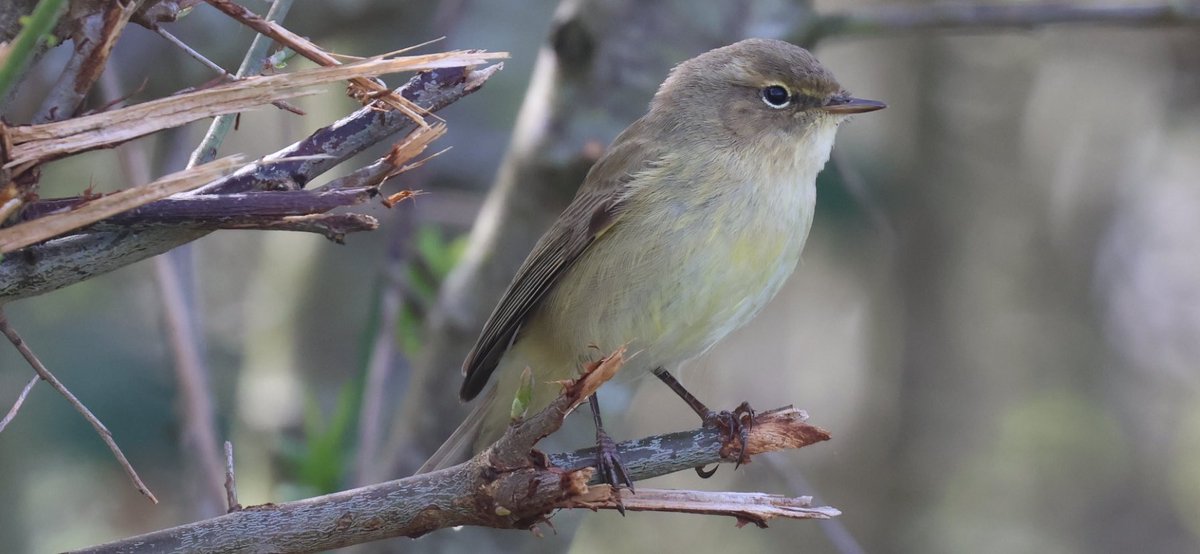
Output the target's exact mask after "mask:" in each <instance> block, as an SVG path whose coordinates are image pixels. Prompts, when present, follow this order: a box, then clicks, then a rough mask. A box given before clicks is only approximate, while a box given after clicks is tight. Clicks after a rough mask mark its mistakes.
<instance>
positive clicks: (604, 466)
mask: <svg viewBox="0 0 1200 554" xmlns="http://www.w3.org/2000/svg"><path fill="white" fill-rule="evenodd" d="M588 404H590V405H591V407H592V422H594V423H595V424H596V469H597V470H599V471H600V480H601V481H603V482H605V483H608V484H610V485H612V486H613V487H618V486H621V485H625V486H626V487H629V490H630V492H632V491H633V481H632V480H630V479H629V474H628V472H626V471H625V464H624V463H622V462H621V456H620V455H619V454H618V453H617V444H616V443H615V442H613V440H612V437H610V436H608V433H607V432H606V431H605V430H604V422H603V421H601V420H600V400H599V399H598V398H597V397H596V394H595V393H593V394H592V395H591V396H590V397H588ZM617 510H618V511H620V512H621V515H625V509H624V507H622V506H620V503H618V506H617Z"/></svg>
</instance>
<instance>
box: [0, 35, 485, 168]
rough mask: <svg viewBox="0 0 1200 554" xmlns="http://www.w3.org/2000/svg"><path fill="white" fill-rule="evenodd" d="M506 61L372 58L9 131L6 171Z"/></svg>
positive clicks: (456, 55)
mask: <svg viewBox="0 0 1200 554" xmlns="http://www.w3.org/2000/svg"><path fill="white" fill-rule="evenodd" d="M503 57H506V54H504V53H492V52H444V53H438V54H427V55H423V56H404V57H400V58H390V59H370V60H365V61H362V62H356V63H352V64H346V65H341V66H337V67H323V68H315V69H309V70H304V71H297V72H294V73H287V74H281V75H270V76H265V77H263V76H260V77H250V78H246V79H243V80H240V81H235V82H232V83H226V84H223V85H218V86H215V87H213V88H210V89H205V90H199V91H195V92H190V93H185V94H180V95H177V96H171V97H168V98H162V99H158V100H152V101H149V102H145V103H142V104H138V105H136V106H130V107H127V108H121V109H118V110H112V111H108V112H103V113H98V114H94V115H90V116H85V117H77V118H74V119H70V120H67V121H62V122H58V123H48V124H44V125H30V126H20V127H10V128H8V129H7V130H5V131H6V132H7V134H8V140H9V141H11V144H12V145H13V146H12V149H11V150H10V151H9V152H8V156H9V159H8V161H7V162H6V163H5V164H4V167H5V168H13V167H17V166H24V165H27V164H30V163H41V162H45V161H48V160H51V159H54V158H58V157H61V156H64V155H67V154H73V153H77V152H83V151H86V150H92V149H96V148H103V147H106V146H112V145H116V144H120V143H122V142H125V141H128V140H131V139H134V138H137V137H140V136H144V135H148V134H150V133H154V132H157V131H161V130H163V129H169V128H172V127H178V126H180V125H184V124H187V123H190V122H192V121H196V120H198V119H203V118H206V117H213V116H216V115H221V114H227V113H235V112H240V111H244V110H246V109H249V108H252V107H255V106H261V105H263V104H269V103H271V102H272V101H275V100H283V99H288V98H294V97H296V96H302V95H305V94H311V93H314V92H316V89H315V88H314V87H316V86H317V85H321V84H324V83H329V82H333V81H342V80H346V79H349V78H353V77H355V76H360V75H381V74H385V73H396V72H400V71H419V70H428V69H437V68H447V67H460V66H473V65H477V64H481V63H484V62H485V61H487V60H491V59H496V58H503Z"/></svg>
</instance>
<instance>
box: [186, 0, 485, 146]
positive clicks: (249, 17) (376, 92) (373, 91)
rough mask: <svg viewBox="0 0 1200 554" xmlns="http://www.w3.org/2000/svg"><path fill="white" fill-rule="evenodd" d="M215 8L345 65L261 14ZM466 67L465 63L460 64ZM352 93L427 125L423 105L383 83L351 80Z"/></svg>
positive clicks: (315, 56) (313, 56)
mask: <svg viewBox="0 0 1200 554" xmlns="http://www.w3.org/2000/svg"><path fill="white" fill-rule="evenodd" d="M206 1H207V2H208V3H209V4H210V5H211V6H213V7H214V8H216V9H218V10H220V11H221V12H222V13H224V14H225V15H228V16H229V17H232V18H234V19H236V20H238V21H240V22H241V23H242V24H244V25H246V26H247V27H250V28H251V29H254V30H255V31H257V32H258V33H260V34H262V35H264V36H268V37H271V38H273V39H275V41H276V42H278V43H280V44H282V45H284V46H287V47H288V48H291V49H292V50H295V51H296V53H298V54H300V55H301V56H304V57H305V58H308V59H310V60H312V61H314V62H316V63H318V64H320V65H323V66H335V65H338V64H340V63H341V62H340V61H339V60H338V59H337V58H335V57H334V56H332V55H331V54H329V53H328V52H326V51H325V50H322V49H321V48H320V47H319V46H317V45H316V44H313V43H312V42H310V41H309V40H308V39H306V38H304V37H302V36H300V35H297V34H296V33H293V32H291V31H289V30H288V29H286V28H284V27H283V26H281V25H279V24H277V23H275V22H274V21H269V20H266V19H263V18H262V17H261V16H259V15H258V14H256V13H254V12H252V11H250V10H248V9H246V8H244V7H242V6H239V5H237V4H235V3H233V2H230V1H229V0H206ZM460 65H463V64H460ZM350 86H351V90H352V91H354V94H353V96H354V97H356V98H359V99H361V100H364V101H370V100H378V101H380V102H382V103H384V104H386V105H387V106H388V107H390V108H392V109H395V110H398V111H399V112H400V113H403V114H405V115H407V116H408V117H410V118H412V120H413V122H414V123H416V124H417V125H419V126H422V127H424V126H426V125H428V123H426V122H425V117H424V115H425V114H426V113H428V112H426V110H425V109H424V108H422V107H421V106H418V105H416V104H414V103H413V102H412V101H411V100H408V99H407V98H404V97H403V96H401V95H399V94H395V93H393V92H392V91H390V90H388V88H387V87H385V86H383V85H382V84H380V83H377V82H375V81H372V80H370V79H365V78H362V77H355V78H352V79H350Z"/></svg>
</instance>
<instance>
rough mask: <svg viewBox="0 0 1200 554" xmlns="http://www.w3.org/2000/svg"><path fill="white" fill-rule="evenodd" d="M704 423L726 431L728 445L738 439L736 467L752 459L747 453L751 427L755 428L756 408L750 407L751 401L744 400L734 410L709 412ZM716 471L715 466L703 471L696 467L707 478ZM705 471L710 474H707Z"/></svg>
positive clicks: (697, 471)
mask: <svg viewBox="0 0 1200 554" xmlns="http://www.w3.org/2000/svg"><path fill="white" fill-rule="evenodd" d="M704 424H705V425H712V426H714V427H718V428H720V429H721V430H722V431H724V432H725V444H726V445H729V444H730V443H732V442H733V440H734V438H735V437H736V438H737V439H738V450H737V461H736V462H735V463H734V466H733V468H734V469H737V468H739V467H741V465H742V464H743V463H748V462H749V461H750V458H749V456H747V455H746V445H747V444H748V443H749V440H750V429H752V428H754V408H751V407H750V403H748V402H742V403H741V404H740V405H738V407H737V408H734V410H733V411H732V412H730V411H721V412H709V413H708V416H706V417H705V418H704ZM722 450H724V449H722ZM715 472H716V468H713V470H712V471H709V472H702V471H701V468H696V473H699V474H700V476H701V477H704V478H706V479H707V478H708V477H711V476H712V474H713V473H715ZM705 473H707V474H708V475H705Z"/></svg>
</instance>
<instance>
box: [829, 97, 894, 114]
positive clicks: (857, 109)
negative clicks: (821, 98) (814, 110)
mask: <svg viewBox="0 0 1200 554" xmlns="http://www.w3.org/2000/svg"><path fill="white" fill-rule="evenodd" d="M886 107H887V104H884V103H883V102H880V101H878V100H864V99H862V98H852V97H850V96H841V97H837V96H835V97H833V99H831V100H830V101H829V103H828V104H825V105H824V106H821V109H822V110H825V112H827V113H831V114H837V115H850V114H856V113H867V112H873V111H875V110H882V109H884V108H886Z"/></svg>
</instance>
